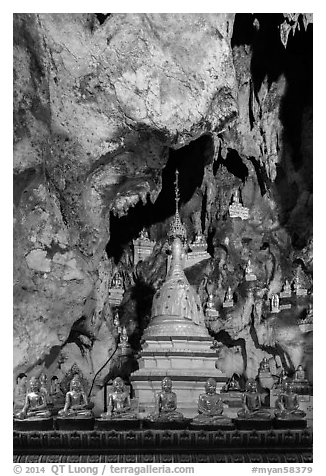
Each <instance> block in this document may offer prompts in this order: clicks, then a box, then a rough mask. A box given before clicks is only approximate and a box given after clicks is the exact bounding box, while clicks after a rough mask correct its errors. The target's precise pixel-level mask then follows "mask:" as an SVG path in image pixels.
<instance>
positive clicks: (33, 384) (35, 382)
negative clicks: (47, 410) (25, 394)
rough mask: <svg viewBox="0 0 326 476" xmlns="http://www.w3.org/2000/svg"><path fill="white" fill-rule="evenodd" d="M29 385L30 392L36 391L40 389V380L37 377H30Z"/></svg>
mask: <svg viewBox="0 0 326 476" xmlns="http://www.w3.org/2000/svg"><path fill="white" fill-rule="evenodd" d="M29 386H30V389H31V391H32V392H38V391H39V390H40V381H39V379H38V378H37V377H31V379H30V381H29Z"/></svg>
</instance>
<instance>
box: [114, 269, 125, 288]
mask: <svg viewBox="0 0 326 476" xmlns="http://www.w3.org/2000/svg"><path fill="white" fill-rule="evenodd" d="M111 287H112V288H118V289H121V288H123V279H122V276H121V274H120V273H119V271H117V272H116V273H115V275H114V276H113V279H112V283H111Z"/></svg>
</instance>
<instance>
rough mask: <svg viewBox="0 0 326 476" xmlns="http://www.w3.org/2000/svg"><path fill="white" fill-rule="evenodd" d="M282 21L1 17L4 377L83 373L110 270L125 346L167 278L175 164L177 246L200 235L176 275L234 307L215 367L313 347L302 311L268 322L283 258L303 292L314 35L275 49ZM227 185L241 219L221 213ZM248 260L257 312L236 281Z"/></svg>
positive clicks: (250, 366) (94, 361)
mask: <svg viewBox="0 0 326 476" xmlns="http://www.w3.org/2000/svg"><path fill="white" fill-rule="evenodd" d="M283 20H284V18H283V17H282V16H281V17H280V18H279V17H278V16H277V15H276V16H268V15H260V16H258V17H257V18H256V20H255V18H254V16H251V15H244V16H241V15H240V16H239V15H237V16H236V17H235V19H234V15H233V14H194V15H192V14H187V15H185V14H111V15H109V16H108V17H107V19H106V20H105V22H104V23H102V24H100V22H99V21H98V19H97V17H96V15H94V14H30V15H29V14H19V15H18V14H17V15H15V18H14V23H15V24H14V204H15V211H14V220H15V229H14V244H15V246H14V303H15V309H14V345H15V348H14V357H15V374H16V373H17V372H19V371H20V370H23V371H27V372H36V371H39V370H40V369H42V368H43V367H45V368H46V369H47V371H48V372H49V373H56V374H57V375H58V376H59V377H60V375H63V374H65V373H66V372H67V371H68V370H69V369H70V367H71V365H73V364H74V363H77V364H78V366H79V368H80V369H81V370H82V371H83V373H84V374H85V375H86V376H87V378H89V379H91V378H93V377H94V376H95V374H96V372H97V371H98V370H99V369H100V368H101V366H102V365H103V364H104V363H105V362H106V360H107V359H108V358H109V356H110V355H111V353H112V352H113V350H114V348H115V343H116V335H115V331H114V330H113V324H112V312H111V308H110V306H109V303H108V300H107V298H108V287H109V284H110V281H111V278H112V273H113V272H114V270H115V269H116V268H119V269H120V271H122V272H123V276H124V281H125V285H126V287H127V291H126V293H125V296H124V301H123V303H122V313H121V320H122V323H123V325H126V326H127V329H128V334H129V335H130V341H131V343H132V345H133V347H134V349H138V348H139V338H140V336H141V333H142V330H143V328H144V326H145V325H146V323H147V322H148V319H149V317H150V307H151V299H152V296H153V293H154V292H155V290H156V289H157V288H158V287H159V285H160V284H161V283H162V281H163V279H164V277H165V271H166V258H167V256H166V253H165V246H164V237H165V235H166V232H167V226H168V222H169V217H170V216H171V215H172V213H173V189H172V184H173V174H174V170H175V166H176V165H177V166H178V167H179V170H180V191H181V204H182V207H181V214H182V218H183V220H184V222H185V224H186V226H187V228H188V233H189V236H190V238H192V237H193V236H194V234H195V232H196V231H198V228H199V227H200V226H202V229H203V230H204V231H205V234H206V236H207V237H208V243H209V252H210V253H211V255H212V258H211V259H210V260H206V261H205V262H203V263H202V264H201V265H197V266H196V267H194V269H190V270H188V271H187V274H188V277H189V280H190V281H191V283H192V284H193V285H194V286H195V287H196V289H197V290H198V292H199V294H200V297H201V299H202V302H203V303H205V301H206V299H207V289H208V287H209V288H210V292H212V293H213V294H214V296H215V301H216V305H217V306H220V304H221V302H222V301H223V299H224V295H225V290H226V289H227V287H228V286H231V287H232V289H233V290H234V292H235V295H236V299H237V302H236V306H235V308H234V309H233V311H232V312H231V313H228V314H227V315H226V314H225V315H224V314H223V312H224V311H223V310H222V311H221V314H222V319H221V320H219V321H217V322H214V323H212V324H211V326H210V331H211V333H212V335H213V336H214V337H215V338H216V339H217V340H218V341H219V342H220V344H221V351H220V358H219V361H218V365H219V366H220V368H221V369H223V370H224V371H225V372H226V373H227V374H228V375H231V374H232V373H233V372H234V371H236V372H239V373H244V374H245V375H246V376H248V377H251V376H255V375H256V371H257V368H258V365H259V362H260V361H261V359H262V357H264V356H267V357H268V359H270V362H271V365H272V366H274V367H273V368H275V372H277V371H278V370H279V369H280V368H281V365H283V366H284V367H286V368H287V369H290V370H293V368H294V367H295V366H296V365H297V364H298V363H300V362H301V361H306V362H307V363H309V365H310V357H309V356H308V357H307V355H308V354H307V352H306V350H307V349H309V348H310V337H309V336H307V335H303V334H301V333H300V330H299V328H298V326H297V324H296V317H298V316H300V315H301V314H302V312H304V311H305V307H304V306H301V307H300V306H296V307H295V309H294V310H293V312H292V313H291V316H290V318H289V320H287V318H286V316H284V318H283V317H282V319H278V320H277V318H273V319H276V322H274V321H273V320H271V319H267V320H266V319H265V317H266V309H267V307H268V299H269V298H270V296H271V295H272V293H275V292H279V291H280V289H281V286H282V284H283V282H284V279H292V277H293V273H294V270H295V265H294V264H293V262H294V261H295V259H301V260H302V261H303V263H304V265H305V271H306V273H307V279H308V281H309V283H310V288H311V278H312V241H311V238H312V102H311V97H310V96H309V94H310V95H311V78H310V69H309V68H310V63H309V57H310V56H309V54H310V55H311V51H310V50H309V45H310V43H309V41H311V28H312V26H311V25H310V26H309V27H307V30H306V31H305V29H301V30H300V32H298V30H297V29H296V30H295V31H296V33H295V36H294V37H293V38H292V39H291V38H289V39H288V40H287V45H286V49H284V46H283V45H282V42H281V40H280V37H279V30H278V26H279V24H281V23H282V21H283ZM296 21H303V20H301V19H300V18H299V17H298V18H296ZM304 21H305V20H304ZM296 25H297V24H296ZM306 26H307V25H306ZM296 28H297V27H296ZM248 32H249V33H248ZM162 170H163V172H162ZM236 188H240V189H241V196H242V200H243V202H244V204H245V205H246V206H247V207H249V209H250V219H249V220H248V221H243V222H242V221H240V222H239V221H238V220H231V219H230V218H229V216H228V206H229V203H230V200H231V196H232V194H233V193H234V190H235V189H236ZM144 225H145V226H147V227H148V229H149V231H150V235H151V238H152V239H155V240H157V246H156V248H155V250H154V254H153V256H152V257H151V258H150V259H148V260H147V261H145V262H143V263H140V265H139V266H138V267H137V269H136V270H134V269H133V267H132V259H131V256H132V252H131V246H130V245H131V240H132V239H133V238H135V236H136V235H137V233H138V232H139V230H140V229H141V228H142V226H144ZM266 242H268V243H269V251H264V250H261V247H262V245H263V244H264V243H266ZM249 256H251V259H252V262H253V266H254V271H255V273H256V275H257V277H258V283H259V285H258V290H257V291H256V298H255V302H254V301H253V298H252V297H251V296H250V295H248V292H247V291H248V290H247V289H246V288H245V286H244V285H243V272H244V267H245V265H246V262H247V260H248V257H249ZM266 283H267V284H268V286H267V291H266V292H265V291H264V285H265V284H266ZM264 292H265V294H264ZM308 353H309V351H308ZM115 365H117V361H116V360H115V358H113V360H112V361H111V363H110V364H109V366H107V367H106V368H105V370H103V371H102V372H101V373H100V374H99V375H98V379H100V377H103V376H104V375H106V374H107V372H108V369H109V368H111V369H113V368H114V366H115ZM110 366H111V367H110Z"/></svg>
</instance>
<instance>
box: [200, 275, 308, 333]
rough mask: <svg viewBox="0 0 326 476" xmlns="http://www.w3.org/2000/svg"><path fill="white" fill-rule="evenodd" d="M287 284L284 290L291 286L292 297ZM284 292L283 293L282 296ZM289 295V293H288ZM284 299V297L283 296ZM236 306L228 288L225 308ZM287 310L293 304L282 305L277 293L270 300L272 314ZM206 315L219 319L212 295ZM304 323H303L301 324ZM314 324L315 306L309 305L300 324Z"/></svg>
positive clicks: (206, 306)
mask: <svg viewBox="0 0 326 476" xmlns="http://www.w3.org/2000/svg"><path fill="white" fill-rule="evenodd" d="M286 283H287V284H285V286H284V287H283V290H284V289H285V288H286V289H288V286H289V289H290V291H289V296H291V287H290V285H289V283H288V281H286ZM282 294H283V291H282V293H281V296H282ZM287 294H288V291H287ZM282 297H283V296H282ZM233 306H234V293H233V291H232V289H231V287H230V286H229V287H228V290H227V291H226V293H225V297H224V301H223V303H222V307H223V308H232V307H233ZM285 309H291V303H289V302H287V303H285V304H280V298H279V295H278V294H277V293H275V294H273V295H272V297H271V298H270V312H271V314H274V313H279V312H281V311H283V310H285ZM205 315H206V317H207V318H208V319H209V320H214V318H218V317H219V312H218V310H217V309H216V307H215V302H214V295H213V294H212V293H209V294H208V298H207V301H206V305H205ZM301 321H302V322H301ZM312 323H313V306H312V303H308V307H307V310H306V314H305V316H304V317H303V318H301V319H300V322H299V324H312Z"/></svg>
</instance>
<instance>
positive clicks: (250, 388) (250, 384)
mask: <svg viewBox="0 0 326 476" xmlns="http://www.w3.org/2000/svg"><path fill="white" fill-rule="evenodd" d="M246 392H257V383H256V380H254V379H253V378H250V379H248V380H247V383H246Z"/></svg>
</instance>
